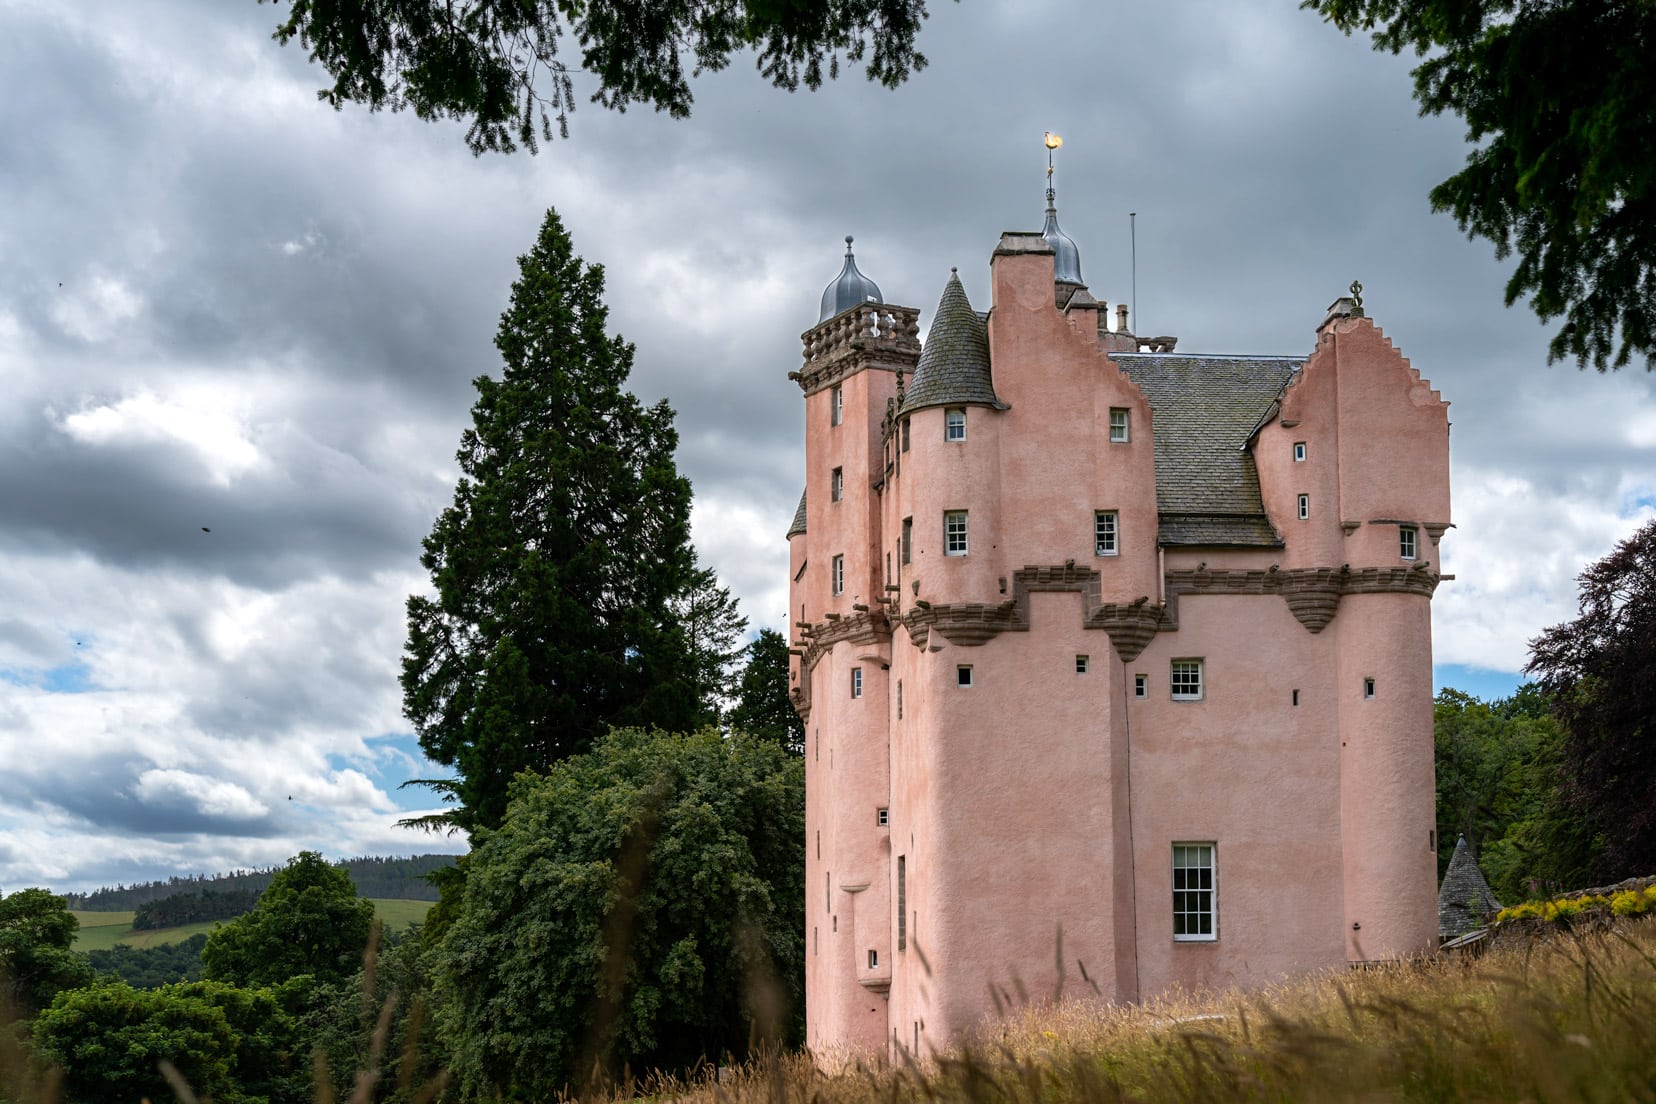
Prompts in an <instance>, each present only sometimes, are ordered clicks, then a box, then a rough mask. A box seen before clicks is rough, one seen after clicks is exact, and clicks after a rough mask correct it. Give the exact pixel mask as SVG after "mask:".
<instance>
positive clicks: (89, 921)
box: [75, 897, 433, 951]
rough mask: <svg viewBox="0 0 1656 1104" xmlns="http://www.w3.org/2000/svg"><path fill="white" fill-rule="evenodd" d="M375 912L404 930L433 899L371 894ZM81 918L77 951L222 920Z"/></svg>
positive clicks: (157, 942) (148, 943)
mask: <svg viewBox="0 0 1656 1104" xmlns="http://www.w3.org/2000/svg"><path fill="white" fill-rule="evenodd" d="M368 900H370V901H372V902H373V904H374V915H375V916H377V917H379V919H380V921H381V922H382V923H383V924H384V925H385V926H386V927H387V928H389V929H391V930H392V931H400V930H402V929H403V928H406V927H408V926H409V925H410V924H417V923H419V922H420V921H422V920H424V919H425V915H426V913H427V912H428V911H429V910H430V908H431V906H432V904H433V902H431V901H409V900H402V899H397V898H389V897H370V898H368ZM75 919H77V920H79V921H80V934H79V935H77V936H76V937H75V949H76V950H77V951H107V950H109V949H110V948H112V947H114V946H115V945H116V944H117V943H124V944H126V945H127V946H129V947H161V946H167V945H170V944H173V943H182V942H184V941H185V940H186V939H189V938H190V937H191V936H193V935H196V934H198V933H200V932H211V931H212V930H213V929H214V928H215V927H217V926H218V924H220V923H222V921H216V920H208V921H203V922H202V923H199V924H181V925H179V926H178V927H176V928H152V929H148V930H145V931H134V930H133V927H132V913H131V912H130V911H128V912H82V911H80V910H76V911H75Z"/></svg>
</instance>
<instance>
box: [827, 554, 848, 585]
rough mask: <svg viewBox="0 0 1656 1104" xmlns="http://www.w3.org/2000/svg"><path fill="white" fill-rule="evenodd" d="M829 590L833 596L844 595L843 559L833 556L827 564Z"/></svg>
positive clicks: (842, 557)
mask: <svg viewBox="0 0 1656 1104" xmlns="http://www.w3.org/2000/svg"><path fill="white" fill-rule="evenodd" d="M828 574H829V589H830V590H831V591H833V593H835V594H844V593H845V557H844V556H835V557H834V558H833V560H832V561H830V564H829V573H828Z"/></svg>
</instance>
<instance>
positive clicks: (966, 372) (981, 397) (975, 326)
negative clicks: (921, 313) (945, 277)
mask: <svg viewBox="0 0 1656 1104" xmlns="http://www.w3.org/2000/svg"><path fill="white" fill-rule="evenodd" d="M965 403H981V404H983V405H985V406H993V407H997V408H1000V409H1004V407H1003V406H1002V404H1001V401H1000V399H999V398H997V397H996V395H995V384H994V381H993V380H992V379H991V378H990V373H989V331H988V329H987V328H986V327H985V326H984V324H983V319H982V318H980V317H978V312H977V311H975V310H973V309H972V304H971V303H970V302H969V301H968V300H967V298H966V289H965V288H964V287H962V286H961V284H960V276H959V275H958V274H957V273H954V272H950V273H949V282H948V284H947V285H945V286H944V288H943V298H942V299H940V300H938V303H937V313H936V314H935V315H933V316H932V324H931V329H930V330H929V331H928V332H927V334H926V344H925V346H924V347H923V348H921V350H920V363H919V364H918V365H916V366H915V369H914V382H913V383H911V384H910V385H909V388H908V391H907V392H906V393H905V394H904V396H903V410H902V412H903V413H904V414H907V413H908V412H909V411H911V410H919V409H921V408H922V407H927V406H956V405H963V404H965Z"/></svg>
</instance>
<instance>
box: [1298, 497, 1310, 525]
mask: <svg viewBox="0 0 1656 1104" xmlns="http://www.w3.org/2000/svg"><path fill="white" fill-rule="evenodd" d="M1310 516H1311V496H1310V495H1300V496H1299V519H1300V520H1301V521H1304V520H1305V519H1306V518H1308V517H1310Z"/></svg>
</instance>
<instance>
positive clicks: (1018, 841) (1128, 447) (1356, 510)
mask: <svg viewBox="0 0 1656 1104" xmlns="http://www.w3.org/2000/svg"><path fill="white" fill-rule="evenodd" d="M990 285H991V288H992V304H991V305H992V310H991V312H990V316H989V321H988V332H989V341H990V347H991V359H992V365H993V372H994V386H995V391H996V393H997V395H998V397H999V399H1000V401H1001V405H1000V407H999V408H997V407H992V406H988V405H974V406H970V407H968V408H967V437H966V440H965V441H961V442H950V441H945V440H944V431H943V413H944V412H943V409H942V408H940V407H938V408H929V409H921V410H918V411H915V412H913V414H912V415H911V416H910V425H909V441H910V447H909V448H908V450H906V451H904V450H901V448H900V444H899V442H900V437H899V438H895V439H893V440H892V441H891V442H890V443H889V449H890V452H889V453H887V452H885V451H883V449H884V448H885V447H887V445H886V442H883V441H882V439H881V434H880V428H879V427H880V422H881V419H882V418H883V417H884V416H885V413H886V400H887V399H888V398H890V397H891V396H892V395H893V394H894V393H895V378H894V377H893V376H892V375H891V374H890V373H889V372H885V371H863V372H860V373H858V374H856V375H852V376H850V377H848V378H846V379H845V380H844V381H843V382H842V384H841V386H842V387H843V388H844V394H845V395H846V417H845V424H843V425H841V426H838V427H835V426H832V425H830V424H829V413H828V403H829V401H830V400H829V393H830V392H829V390H828V389H826V388H823V389H820V390H815V391H809V390H808V393H807V397H806V426H807V429H806V455H807V469H808V470H807V488H808V490H807V495H808V502H809V510H808V525H807V533H806V534H805V535H802V536H796V537H794V538H792V540H791V541H790V571H791V572H793V573H794V575H795V576H796V580H795V582H794V583H793V586H792V590H791V601H792V608H791V611H790V612H791V613H792V614H793V615H795V616H794V618H793V619H794V620H797V621H803V622H805V623H806V627H800V628H796V635H795V639H796V641H797V642H798V643H800V644H801V645H802V646H803V647H802V649H801V650H802V651H804V652H805V653H806V655H807V656H808V657H809V660H808V662H807V664H806V665H805V669H803V670H800V671H799V674H798V677H799V678H800V679H801V680H803V681H802V682H801V683H800V686H801V692H800V694H799V695H798V697H797V698H796V700H798V701H799V702H800V703H801V705H802V707H803V709H804V711H805V712H806V722H807V724H806V740H807V751H806V754H807V786H808V802H807V840H806V846H807V864H806V868H807V875H806V876H807V894H806V905H807V909H806V911H807V927H808V931H807V1035H808V1041H809V1044H810V1045H811V1046H812V1048H813V1049H814V1050H816V1051H818V1052H819V1053H822V1054H828V1053H832V1052H834V1051H836V1050H839V1049H842V1048H853V1049H871V1048H879V1049H883V1050H884V1052H886V1053H888V1054H898V1053H900V1052H902V1051H906V1050H912V1049H916V1048H917V1049H918V1051H919V1052H920V1053H921V1054H926V1053H930V1052H931V1051H932V1050H934V1049H938V1048H942V1047H944V1046H946V1045H948V1044H949V1043H950V1042H952V1041H954V1040H956V1039H958V1038H959V1036H960V1034H961V1033H962V1032H963V1031H966V1030H968V1029H970V1028H972V1027H974V1026H975V1025H978V1024H981V1023H983V1022H984V1021H985V1020H987V1019H990V1018H992V1017H993V1016H994V1015H996V1012H997V1003H996V1002H997V998H998V999H999V1000H1000V1002H1001V1005H1002V1007H1004V1006H1005V1005H1006V1004H1007V1003H1011V1004H1017V1003H1019V1002H1021V1001H1022V1000H1024V999H1037V1000H1038V999H1048V998H1050V997H1051V996H1052V995H1053V994H1055V993H1056V992H1058V991H1059V990H1060V989H1062V991H1064V992H1068V993H1088V994H1094V993H1096V994H1098V995H1101V996H1103V997H1105V998H1107V999H1111V1000H1123V1001H1131V1000H1136V999H1139V998H1141V997H1143V996H1147V995H1150V994H1154V993H1157V992H1161V991H1164V990H1166V989H1168V988H1170V987H1173V986H1182V987H1186V988H1190V987H1204V986H1207V987H1222V986H1232V985H1237V986H1255V985H1260V984H1264V983H1267V982H1269V981H1273V980H1276V979H1279V978H1281V977H1284V976H1286V975H1288V974H1291V973H1293V972H1296V971H1300V970H1305V969H1310V968H1316V967H1326V966H1329V965H1335V964H1339V963H1343V962H1347V961H1364V960H1370V959H1376V958H1382V957H1389V956H1393V955H1399V954H1409V953H1414V952H1418V951H1424V950H1426V949H1428V948H1429V947H1431V946H1432V945H1433V943H1434V941H1435V930H1436V910H1435V894H1434V889H1435V887H1434V878H1433V874H1434V870H1435V867H1434V862H1435V841H1434V840H1433V839H1432V838H1431V831H1432V828H1433V816H1434V792H1433V774H1432V728H1431V722H1432V716H1431V624H1430V596H1431V592H1432V588H1433V587H1434V586H1435V584H1436V575H1435V570H1436V567H1437V538H1438V537H1439V536H1441V534H1442V533H1443V531H1444V529H1445V528H1446V527H1447V526H1448V523H1449V501H1448V422H1447V407H1446V404H1444V403H1443V402H1442V401H1441V399H1440V398H1439V397H1438V395H1437V394H1436V392H1434V391H1432V390H1431V387H1430V385H1429V384H1427V383H1425V382H1424V381H1422V380H1421V379H1420V377H1419V375H1418V373H1415V372H1414V371H1413V370H1412V369H1411V368H1410V367H1409V365H1408V363H1407V362H1406V361H1405V360H1403V359H1402V357H1401V356H1400V355H1399V354H1398V353H1397V352H1396V350H1395V349H1393V348H1392V347H1391V345H1390V343H1389V342H1388V341H1386V339H1385V338H1384V337H1383V336H1382V335H1381V334H1380V333H1379V331H1378V330H1377V329H1376V328H1375V327H1374V325H1373V323H1372V322H1370V321H1369V320H1367V319H1366V318H1362V317H1356V316H1353V315H1352V314H1351V313H1350V311H1349V310H1344V311H1342V310H1336V311H1335V312H1332V313H1331V315H1330V317H1329V319H1328V320H1327V321H1325V323H1324V325H1323V326H1322V327H1321V328H1320V329H1319V330H1318V331H1317V338H1316V345H1315V348H1314V351H1313V353H1312V355H1311V356H1310V358H1309V359H1308V360H1307V362H1306V365H1305V367H1304V369H1303V370H1302V371H1301V372H1300V373H1299V374H1298V375H1297V376H1296V378H1295V380H1294V381H1293V382H1292V383H1291V384H1290V385H1289V387H1288V389H1287V391H1286V392H1285V393H1284V395H1283V398H1282V402H1281V406H1280V409H1279V410H1278V411H1277V412H1276V414H1275V416H1274V417H1272V418H1271V419H1270V420H1268V421H1267V422H1266V423H1265V424H1264V425H1263V426H1262V427H1261V428H1260V429H1259V430H1258V431H1257V432H1256V434H1255V437H1254V439H1253V441H1252V442H1251V448H1252V450H1253V455H1254V459H1255V463H1256V466H1257V469H1258V472H1259V478H1260V485H1261V489H1262V494H1263V499H1264V502H1265V506H1266V509H1267V512H1268V514H1269V516H1270V518H1271V520H1272V523H1273V525H1274V526H1275V528H1276V529H1277V531H1278V532H1279V533H1280V534H1281V535H1282V537H1283V540H1284V542H1285V547H1282V548H1275V549H1272V548H1264V549H1221V548H1190V549H1186V548H1169V549H1165V550H1164V549H1161V548H1159V547H1158V543H1157V532H1158V530H1157V505H1156V490H1155V474H1156V473H1155V455H1154V429H1155V427H1154V420H1153V417H1152V414H1151V411H1150V408H1149V406H1148V404H1147V402H1146V400H1145V398H1144V396H1143V395H1142V394H1141V393H1140V392H1139V390H1138V389H1137V387H1136V386H1135V385H1134V384H1133V383H1132V382H1131V380H1129V379H1128V377H1127V376H1126V375H1125V374H1123V373H1122V372H1121V371H1120V370H1119V369H1118V368H1117V366H1116V364H1115V362H1114V361H1112V360H1111V359H1109V357H1108V355H1107V354H1105V353H1104V352H1102V351H1101V350H1100V337H1099V333H1098V330H1097V325H1096V317H1095V314H1094V312H1093V310H1092V309H1091V308H1090V307H1088V306H1086V305H1085V302H1084V303H1083V305H1082V306H1080V307H1079V309H1071V310H1070V311H1069V312H1068V313H1067V314H1066V313H1064V312H1061V311H1059V310H1058V309H1057V307H1056V306H1055V304H1054V291H1053V282H1052V255H1051V253H1050V251H1049V250H1047V249H1046V247H1045V245H1044V243H1042V242H1041V241H1040V239H1039V237H1038V236H1035V235H1016V234H1009V235H1006V236H1004V237H1003V239H1002V241H1001V244H1000V247H999V248H998V249H997V250H996V253H995V257H994V259H993V261H992V265H991V273H990ZM979 306H980V308H981V306H983V304H979ZM1111 409H1125V410H1127V411H1128V412H1129V425H1130V434H1129V437H1130V439H1129V440H1128V441H1127V442H1125V443H1112V442H1110V441H1109V434H1108V426H1109V412H1110V410H1111ZM1296 442H1298V443H1304V445H1305V446H1306V447H1305V458H1304V459H1303V460H1295V459H1294V458H1293V456H1294V445H1295V443H1296ZM888 460H889V463H888ZM834 467H841V468H842V470H843V471H844V473H845V486H846V497H845V499H844V500H842V501H841V502H839V503H833V502H831V496H830V493H829V483H828V480H829V473H830V472H831V471H832V469H833V468H834ZM1301 494H1307V495H1309V496H1310V502H1311V511H1310V516H1309V517H1308V518H1306V519H1305V520H1303V521H1302V520H1300V519H1299V517H1298V514H1297V505H1298V496H1299V495H1301ZM950 510H965V511H967V512H968V519H969V528H968V541H969V549H968V553H967V554H966V555H965V556H948V555H945V554H944V548H943V533H944V529H943V515H944V513H945V512H946V511H950ZM1097 510H1114V511H1117V513H1118V516H1119V519H1120V521H1119V547H1120V550H1119V553H1118V554H1116V555H1113V556H1099V555H1097V554H1096V550H1095V548H1094V544H1093V516H1094V511H1097ZM905 519H907V520H909V521H911V523H912V534H913V538H912V547H911V556H910V562H909V563H907V564H904V563H902V562H901V559H902V557H901V551H902V549H901V544H900V537H901V533H902V530H903V522H904V520H905ZM1402 527H1413V528H1415V529H1416V530H1417V531H1418V540H1419V544H1418V554H1417V557H1416V559H1415V560H1413V561H1408V560H1405V559H1403V558H1402V556H1401V555H1400V543H1399V542H1400V535H1399V534H1400V529H1401V528H1402ZM835 554H843V555H845V556H846V557H847V584H846V593H845V594H844V595H841V596H838V597H836V596H833V595H831V594H830V593H829V589H830V587H829V577H828V570H829V563H830V560H831V557H832V556H833V555H835ZM888 554H889V557H890V560H891V569H890V570H891V573H890V576H889V577H888V576H887V574H886V558H887V555H888ZM1273 568H1274V569H1276V570H1277V571H1294V572H1300V573H1301V574H1300V575H1299V576H1295V577H1296V578H1300V577H1302V576H1303V577H1306V578H1311V577H1312V576H1314V577H1315V578H1314V582H1315V584H1316V587H1319V588H1321V589H1320V590H1318V591H1317V593H1318V594H1320V595H1322V596H1323V599H1324V600H1325V603H1324V607H1323V608H1322V615H1321V616H1314V615H1310V614H1307V613H1306V612H1305V610H1304V608H1291V606H1290V604H1289V602H1288V601H1287V600H1286V599H1285V597H1284V595H1283V594H1282V593H1278V592H1276V591H1272V590H1270V589H1269V588H1268V587H1264V586H1262V585H1261V584H1259V583H1258V582H1257V580H1258V579H1259V578H1260V577H1261V576H1265V575H1270V574H1274V572H1273V570H1272V569H1273ZM1250 573H1252V574H1251V575H1250ZM1215 579H1217V580H1219V582H1218V583H1213V582H1212V581H1213V580H1215ZM1250 579H1252V580H1254V581H1253V582H1249V581H1248V580H1250ZM1250 587H1252V589H1251V590H1250V589H1249V588H1250ZM886 599H891V600H892V604H891V605H890V606H889V607H882V606H881V602H882V600H886ZM1164 602H1165V603H1166V606H1165V612H1164V613H1163V615H1162V616H1161V619H1160V622H1159V631H1148V630H1147V631H1146V633H1145V634H1142V635H1141V637H1140V638H1139V639H1137V641H1136V642H1134V641H1133V640H1130V639H1128V638H1127V637H1123V641H1122V644H1121V645H1120V646H1118V644H1117V642H1116V641H1115V640H1114V639H1112V636H1111V632H1110V631H1108V630H1107V628H1106V621H1108V618H1107V617H1105V616H1104V614H1105V613H1108V612H1109V611H1110V610H1113V609H1117V608H1125V607H1129V606H1131V607H1132V608H1135V609H1136V608H1139V607H1141V606H1142V607H1144V608H1146V609H1148V610H1149V611H1151V613H1152V614H1154V613H1155V612H1156V611H1157V610H1161V609H1162V606H1163V603H1164ZM1135 603H1136V604H1137V605H1134V604H1135ZM859 604H860V605H864V606H868V607H870V609H869V610H864V611H858V610H857V609H856V608H855V607H856V606H857V605H859ZM882 609H884V610H885V611H886V612H887V613H888V614H889V621H888V620H886V619H885V618H884V617H882V616H881V611H882ZM802 610H803V615H802V616H800V614H801V611H802ZM1330 611H1331V612H1330ZM963 613H969V614H970V617H967V618H966V620H970V619H971V618H972V617H978V618H980V619H981V620H982V621H983V622H984V623H985V624H989V623H992V624H993V628H992V629H989V630H984V631H973V630H969V629H968V630H963V629H961V628H960V626H961V625H962V623H963V621H962V615H963ZM829 614H835V615H838V617H830V616H828V615H829ZM1128 635H1129V636H1130V635H1131V634H1128ZM1146 637H1147V641H1148V642H1147V643H1146V642H1145V638H1146ZM812 641H815V642H816V643H814V644H813V643H812ZM824 641H827V642H828V643H823V642H824ZM1080 656H1085V657H1087V664H1086V670H1085V672H1084V673H1083V672H1079V671H1078V670H1077V657H1080ZM1186 658H1200V659H1202V661H1203V665H1204V695H1203V698H1202V700H1200V701H1193V702H1186V701H1175V700H1173V699H1172V697H1171V692H1170V685H1169V679H1170V664H1171V662H1172V661H1173V660H1175V659H1186ZM962 666H969V667H970V668H971V685H970V686H962V685H961V684H960V675H959V670H960V668H961V667H962ZM796 669H798V661H797V660H796ZM854 669H860V670H861V672H862V675H861V679H862V681H861V688H862V689H861V695H860V696H859V697H853V696H852V690H851V687H852V682H851V679H852V674H851V672H852V671H853V670H854ZM1137 675H1143V676H1144V682H1145V694H1144V696H1143V697H1139V696H1137V695H1136V694H1135V691H1134V684H1135V676H1137ZM881 809H885V810H887V811H888V814H887V815H888V818H889V823H888V824H887V825H883V826H882V825H879V824H878V821H877V818H878V816H879V811H880V810H881ZM1178 843H1211V844H1213V845H1215V848H1216V867H1217V882H1218V906H1217V917H1218V937H1217V938H1216V939H1214V940H1212V941H1207V942H1182V941H1175V940H1174V938H1173V918H1172V870H1171V865H1172V849H1173V846H1174V845H1175V844H1178ZM899 870H900V871H901V875H900V876H899ZM899 880H900V883H901V884H899ZM899 896H901V898H902V907H903V912H904V915H903V918H902V922H901V924H900V925H899V923H898V918H897V915H896V910H897V908H898V899H899ZM1060 933H1061V935H1060ZM1060 940H1061V943H1060ZM1060 948H1061V953H1060ZM870 951H873V952H874V953H875V959H876V961H877V965H874V966H871V965H870V963H869V952H870Z"/></svg>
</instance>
